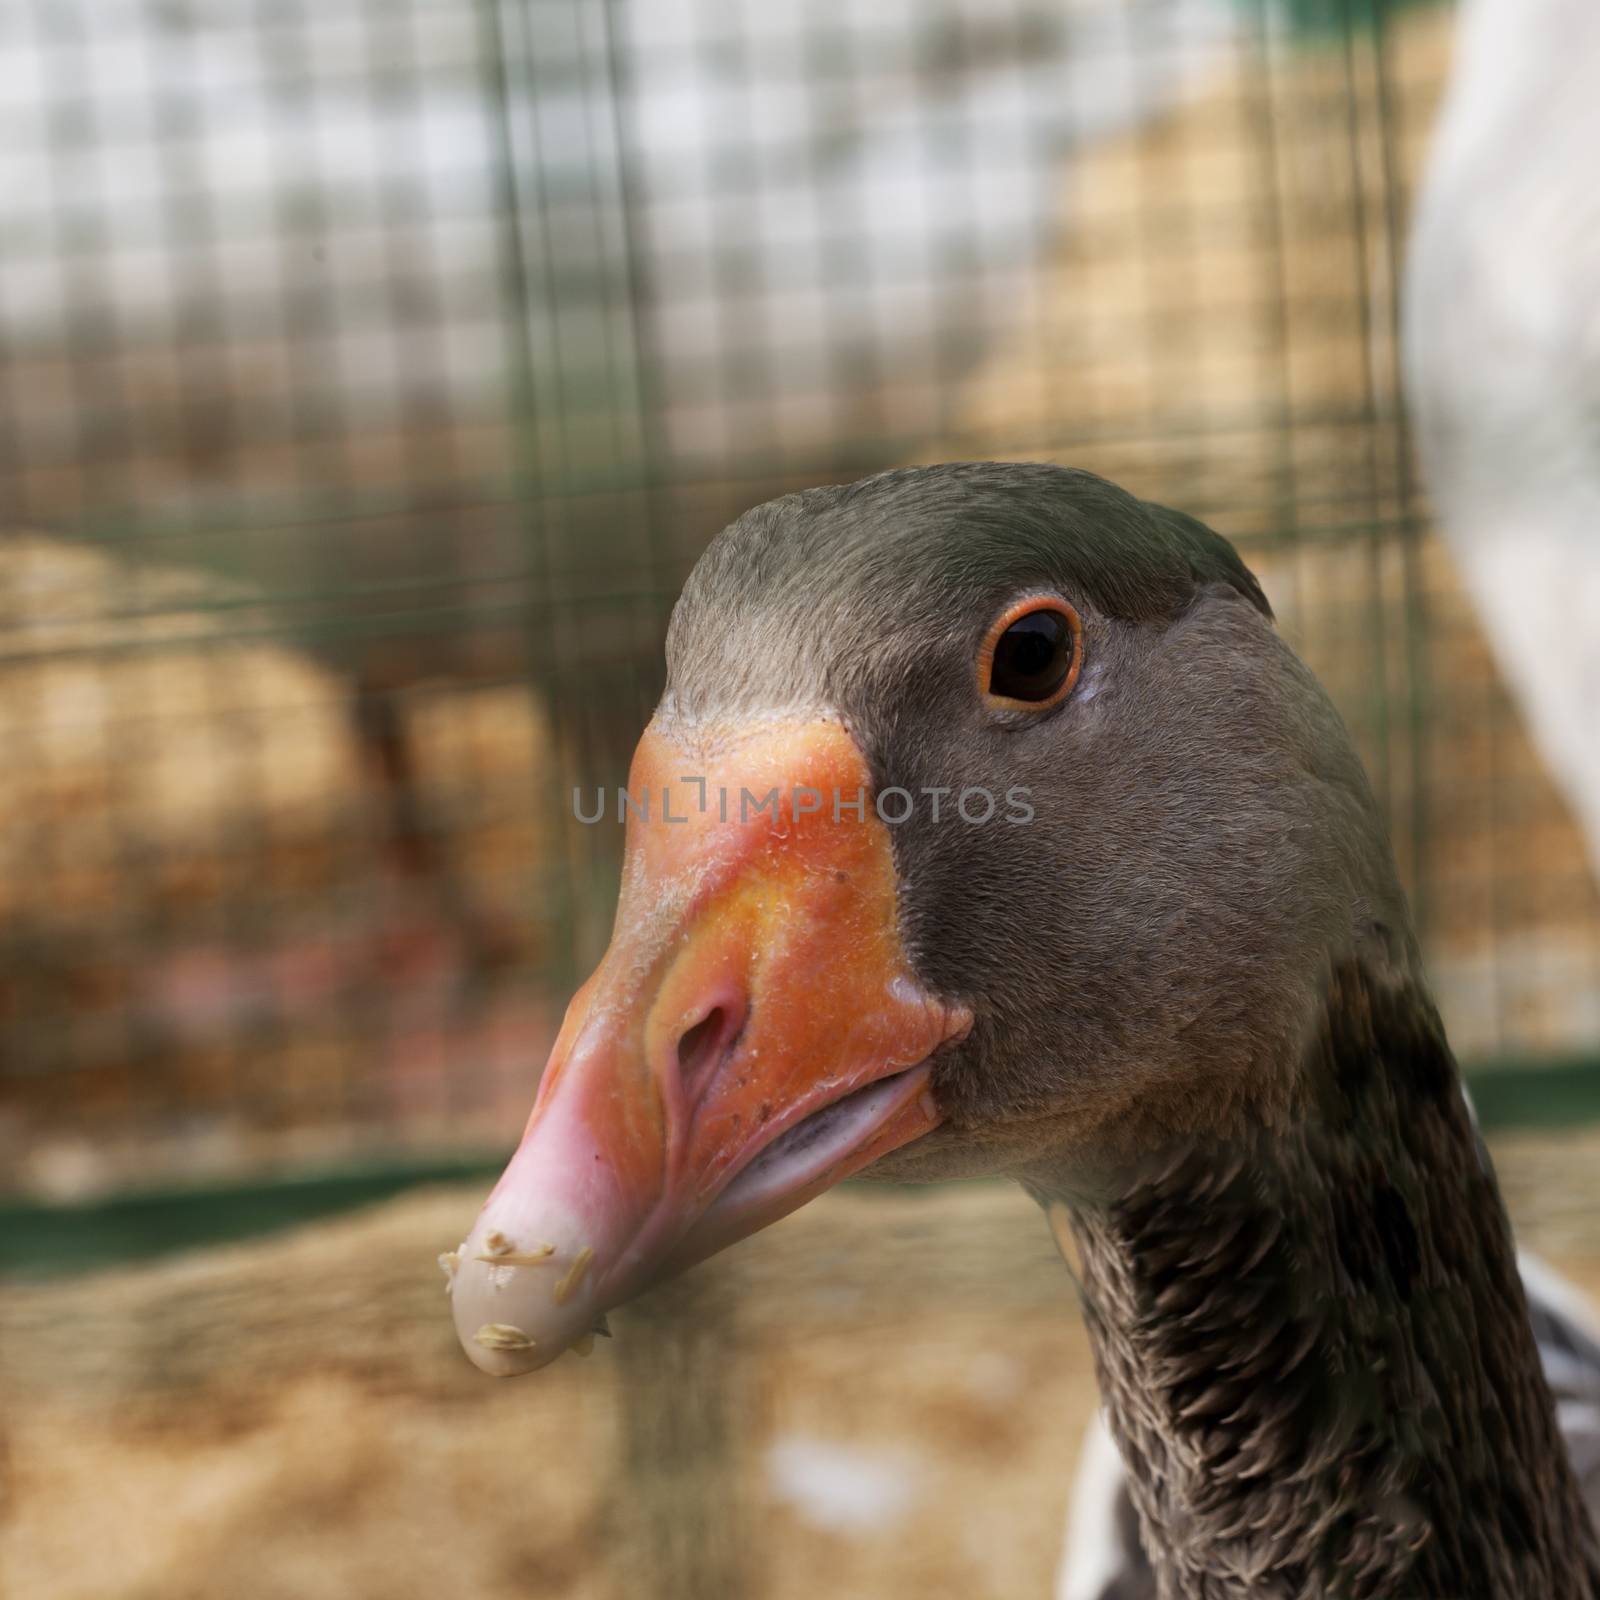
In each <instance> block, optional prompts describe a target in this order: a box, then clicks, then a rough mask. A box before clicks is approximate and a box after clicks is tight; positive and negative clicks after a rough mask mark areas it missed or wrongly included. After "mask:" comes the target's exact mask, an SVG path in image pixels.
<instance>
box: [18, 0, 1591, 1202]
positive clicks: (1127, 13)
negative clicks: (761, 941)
mask: <svg viewBox="0 0 1600 1600" xmlns="http://www.w3.org/2000/svg"><path fill="white" fill-rule="evenodd" d="M1450 22H1451V15H1450V11H1449V9H1448V7H1441V6H1416V7H1400V6H1394V5H1389V6H1384V5H1367V4H1356V3H1355V0H1348V3H1334V0H1329V3H1328V4H1326V5H1321V6H1318V5H1302V6H1295V5H1291V4H1287V3H1285V4H1278V3H1275V0H1048V3H1046V0H1012V3H1010V4H1002V5H995V4H992V3H981V0H937V3H935V4H931V5H930V4H925V3H915V4H914V3H912V0H896V3H894V4H886V5H874V6H871V7H860V6H853V5H848V4H845V3H844V0H824V3H811V4H801V3H799V0H785V3H783V4H772V3H771V0H765V3H760V0H739V3H736V4H733V5H713V4H710V3H709V0H672V3H671V4H650V5H645V4H642V3H638V0H483V3H479V4H470V3H468V0H382V3H379V0H333V3H328V4H319V5H316V6H312V5H310V4H307V3H304V0H216V3H214V4H208V5H200V4H198V3H195V0H92V3H91V0H3V3H0V194H3V195H4V196H6V200H5V202H4V205H3V207H0V509H3V513H4V515H3V522H0V737H3V739H4V745H5V750H6V757H5V767H6V769H7V770H6V773H5V775H3V776H0V807H3V809H4V812H5V814H6V816H7V818H8V823H7V826H6V829H5V831H4V837H3V840H0V1151H3V1152H4V1154H5V1155H6V1156H7V1157H9V1158H10V1159H8V1160H5V1161H0V1170H5V1171H8V1172H10V1173H12V1174H14V1175H15V1178H14V1180H13V1181H16V1182H19V1183H21V1184H24V1185H37V1184H43V1185H45V1186H46V1187H49V1186H50V1185H52V1184H54V1185H61V1184H66V1185H68V1186H70V1185H71V1183H72V1182H73V1181H74V1177H73V1175H74V1174H75V1173H78V1172H79V1171H80V1170H81V1166H82V1162H81V1159H80V1158H81V1152H82V1150H83V1149H84V1148H85V1147H86V1145H93V1146H94V1147H95V1148H96V1149H97V1150H98V1151H99V1152H100V1153H101V1156H104V1155H105V1153H106V1152H107V1151H111V1152H114V1153H115V1154H116V1160H115V1161H114V1162H113V1163H112V1164H113V1168H114V1170H117V1171H119V1172H126V1173H128V1174H130V1175H132V1174H136V1173H140V1172H146V1171H148V1170H150V1169H151V1168H152V1167H154V1168H157V1169H164V1168H166V1167H168V1166H170V1164H171V1163H172V1162H174V1161H176V1162H179V1163H183V1162H190V1161H193V1162H198V1163H210V1164H213V1165H215V1164H220V1165H222V1166H224V1167H229V1166H234V1165H238V1164H241V1163H248V1162H250V1161H253V1160H256V1159H258V1158H263V1157H274V1158H275V1157H277V1156H279V1155H281V1154H285V1153H301V1152H304V1151H306V1150H322V1149H324V1148H327V1147H329V1146H330V1145H331V1146H332V1147H334V1148H337V1149H347V1148H349V1146H350V1145H351V1143H352V1142H357V1143H361V1144H364V1145H367V1146H376V1147H379V1148H393V1147H395V1146H397V1145H404V1144H411V1143H416V1142H426V1143H430V1144H438V1143H441V1142H448V1143H452V1144H460V1145H464V1146H469V1147H481V1146H483V1145H486V1144H494V1143H497V1142H498V1141H499V1140H501V1139H503V1138H504V1136H505V1134H506V1131H507V1129H508V1128H509V1127H512V1126H514V1121H515V1117H516V1116H517V1115H519V1114H520V1112H521V1110H522V1109H524V1108H525V1106H526V1104H527V1101H528V1098H529V1096H530V1095H531V1089H532V1075H533V1070H534V1063H535V1062H536V1061H537V1060H538V1059H542V1055H543V1050H544V1047H545V1045H546V1044H547V1043H548V1040H549V1038H550V1036H551V1034H552V1032H553V1028H554V1024H555V1021H556V1020H558V1017H559V1004H560V1001H561V999H562V998H563V997H564V992H565V990H566V989H567V987H568V986H569V985H570V983H571V982H572V981H573V979H574V978H575V977H576V976H578V975H580V974H581V971H582V969H583V968H585V967H586V966H587V965H588V964H589V963H590V962H591V961H592V960H593V959H594V957H595V956H596V955H597V954H598V950H599V948H600V947H601V945H602V944H603V941H604V937H605V933H606V928H607V925H608V920H609V902H610V897H611V890H612V887H613V885H614V882H615V870H616V857H617V848H618V845H619V842H620V835H619V833H618V831H617V830H614V829H590V828H584V827H581V826H579V825H577V824H576V823H575V821H574V819H573V816H572V812H571V806H570V803H569V802H570V794H571V791H572V789H573V788H574V787H575V786H578V785H583V784H595V783H600V784H605V785H611V786H614V785H615V784H616V783H617V782H619V781H621V778H622V777H623V775H624V773H625V770H626V765H625V764H626V757H627V751H628V749H629V747H630V746H631V742H632V739H633V737H634V735H635V733H636V731H637V729H638V727H639V726H640V725H641V724H642V722H643V720H644V719H645V717H646V716H647V715H648V712H649V709H650V706H651V705H652V703H653V701H654V698H655V694H656V692H657V689H658V687H659V676H660V666H659V656H660V638H661V633H662V629H663V627H664V623H665V618H666V615H667V612H668V610H669V608H670V604H671V600H672V597H673V595H674V594H675V592H676V589H677V586H678V584H679V583H680V582H681V580H682V577H683V576H684V574H685V572H686V571H687V569H688V566H689V565H690V564H691V563H692V560H693V558H694V556H695V554H696V552H697V551H698V549H699V548H701V547H702V546H703V544H704V542H705V541H706V540H707V539H708V538H709V537H710V535H711V534H712V533H714V532H715V531H716V529H717V528H718V527H719V526H721V525H722V523H723V522H725V521H726V520H727V519H728V518H729V517H730V516H731V515H733V514H734V513H736V512H737V511H738V510H739V509H740V508H742V507H743V506H744V505H746V504H749V503H753V502H754V501H756V500H758V499H761V498H764V497H766V496H768V495H770V494H772V493H776V492H779V491H781V490H784V489H787V488H790V487H794V486H797V485H800V484H803V483H806V482H816V481H829V480H833V479H837V478H840V477H843V476H850V475H855V474H858V473H861V472H865V471H869V470H873V469H876V468H879V467H884V466H889V465H892V464H896V463H900V462H905V461H913V460H936V459H950V458H956V457H975V456H1000V457H1044V458H1048V459H1053V460H1060V461H1065V462H1070V463H1072V464H1077V465H1083V466H1088V467H1092V468H1095V469H1097V470H1101V471H1104V472H1106V473H1107V474H1108V475H1110V476H1113V477H1116V478H1118V479H1119V480H1121V481H1123V482H1125V483H1127V484H1128V485H1129V486H1130V487H1132V488H1134V489H1135V490H1137V491H1138V492H1140V493H1143V494H1146V495H1149V496H1152V497H1155V498H1160V499H1163V500H1166V501H1169V502H1172V503H1175V504H1179V505H1182V506H1183V507H1185V508H1186V509H1188V510H1191V511H1193V512H1195V513H1196V514H1198V515H1200V516H1202V517H1205V518H1206V519H1208V520H1209V521H1211V522H1212V523H1213V524H1214V525H1216V526H1217V527H1218V528H1219V529H1220V530H1221V531H1223V532H1224V533H1227V534H1228V535H1230V536H1231V537H1233V538H1234V539H1235V540H1236V541H1237V542H1238V543H1239V544H1240V545H1241V547H1242V549H1243V550H1244V552H1245V554H1246V556H1247V558H1248V559H1249V560H1250V561H1251V562H1252V564H1253V565H1255V566H1256V567H1257V568H1258V570H1259V571H1260V573H1261V575H1262V576H1263V578H1264V580H1265V582H1266V584H1267V586H1268V589H1269V592H1270V593H1271V595H1272V597H1273V599H1274V602H1275V604H1276V605H1277V607H1278V610H1279V612H1280V616H1281V619H1282V623H1283V626H1284V627H1285V630H1286V631H1287V632H1288V633H1289V635H1290V637H1291V638H1292V639H1293V641H1294V642H1295V643H1296V644H1297V646H1298V647H1299V648H1300V649H1301V650H1302V651H1303V653H1304V654H1305V655H1306V656H1307V658H1308V659H1309V660H1310V662H1311V664H1312V665H1313V666H1314V667H1315V668H1316V670H1317V671H1318V672H1319V673H1320V674H1321V675H1322V677H1323V678H1324V681H1325V682H1327V684H1328V686H1329V688H1330V689H1331V690H1332V692H1333V693H1334V695H1335V698H1336V699H1337V700H1338V702H1339V704H1340V706H1341V708H1342V709H1343V711H1344V712H1345V714H1346V716H1347V717H1348V719H1349V720H1350V722H1351V724H1352V727H1353V729H1354V730H1355V732H1356V735H1357V738H1358V740H1359V742H1360V744H1361V747H1362V750H1363V753H1364V755H1365V756H1366V758H1367V760H1368V763H1369V767H1370V769H1371V771H1372V774H1373V777H1374V781H1375V783H1376V785H1377V787H1378V789H1379V792H1380V795H1381V797H1382V799H1383V801H1384V803H1385V805H1386V807H1387V809H1388V814H1389V816H1390V820H1391V828H1392V832H1393V837H1394V840H1395V845H1396V849H1397V853H1398V855H1399V858H1400V861H1401V866H1402V871H1403V873H1404V874H1405V877H1406V881H1407V884H1408V888H1409V890H1410V892H1411V895H1412V897H1413V901H1414V904H1415V907H1416V910H1417V913H1418V917H1419V922H1420V926H1421V929H1422V933H1423V937H1424V943H1425V947H1426V951H1427V955H1428V959H1429V963H1430V968H1431V970H1432V973H1433V977H1434V980H1435V982H1436V985H1437V987H1438V990H1439V993H1440V997H1441V1001H1442V1003H1443V1006H1444V1009H1445V1012H1446V1018H1447V1022H1448V1023H1449V1025H1450V1027H1451V1031H1452V1036H1453V1037H1454V1038H1455V1040H1456V1041H1457V1046H1458V1049H1459V1051H1460V1052H1461V1054H1462V1055H1463V1057H1464V1058H1465V1059H1466V1060H1468V1061H1469V1062H1473V1061H1481V1060H1485V1059H1490V1058H1517V1059H1521V1060H1532V1061H1547V1060H1554V1059H1557V1058H1562V1057H1565V1056H1567V1055H1576V1054H1582V1055H1591V1056H1592V1055H1593V1054H1594V1053H1595V1052H1596V1051H1597V1050H1600V1000H1597V998H1596V996H1597V993H1600V901H1597V896H1596V890H1595V886H1594V884H1593V882H1592V880H1591V878H1590V877H1589V875H1588V874H1587V872H1586V871H1585V869H1584V866H1583V862H1584V851H1583V844H1582V840H1581V838H1580V836H1579V834H1578V831H1577V828H1576V825H1575V824H1574V822H1573V819H1572V817H1571V815H1570V812H1569V810H1568V809H1567V807H1566V806H1565V804H1564V803H1563V800H1562V798H1561V796H1560V795H1559V794H1558V793H1557V791H1556V789H1555V787H1554V786H1553V785H1552V783H1551V781H1550V779H1549V777H1548V775H1547V774H1546V772H1545V771H1544V769H1543V767H1542V765H1541V763H1540V761H1539V759H1538V757H1537V755H1536V753H1535V752H1534V749H1533V747H1532V745H1531V743H1530V742H1529V739H1528V737H1527V735H1526V732H1525V731H1524V729H1523V726H1522V723H1521V720H1520V718H1519V715H1518V713H1517V710H1516V708H1515V707H1514V705H1513V704H1512V702H1511V700H1510V698H1509V697H1508V695H1507V693H1506V691H1505V689H1504V687H1503V686H1502V684H1501V683H1500V681H1499V679H1498V677H1497V676H1496V674H1495V672H1494V669H1493V666H1492V663H1491V661H1490V658H1489V655H1488V652H1487V649H1486V646H1485V641H1484V636H1483V624H1482V622H1481V620H1480V619H1479V618H1478V617H1477V615H1476V613H1475V612H1474V611H1473V609H1472V607H1471V606H1470V605H1469V604H1468V602H1467V601H1466V599H1465V598H1464V596H1463V594H1462V593H1461V590H1460V587H1459V583H1458V581H1457V579H1456V577H1455V575H1454V573H1453V571H1452V569H1451V566H1450V563H1449V560H1448V557H1447V556H1446V554H1445V552H1444V550H1443V548H1442V546H1441V545H1440V544H1439V543H1438V542H1437V540H1436V539H1435V538H1434V537H1433V535H1432V534H1431V532H1430V529H1429V525H1428V517H1427V511H1426V505H1425V502H1424V497H1423V495H1422V492H1421V489H1420V486H1419V484H1418V482H1417V479H1416V473H1415V469H1414V467H1413V464H1412V458H1411V452H1410V446H1409V440H1408V436H1407V425H1406V417H1405V411H1404V407H1403V404H1402V394H1401V379H1400V370H1399V356H1398V344H1397V336H1396V328H1397V318H1398V299H1399V291H1398V286H1399V282H1400V273H1401V265H1402V256H1403V250H1404V243H1405V230H1406V226H1407V220H1408V217H1409V213H1410V206H1411V201H1412V198H1413V195H1414V193H1415V189H1416V185H1417V182H1418V174H1419V170H1420V162H1421V158H1422V153H1423V150H1424V146H1425V139H1426V134H1427V131H1428V127H1429V125H1430V121H1431V117H1432V114H1433V111H1434V109H1435V106H1436V103H1437V99H1438V96H1439V93H1440V91H1441V88H1442V86H1443V82H1444V78H1445V74H1446V72H1447V69H1448V46H1449V35H1450ZM74 1152H78V1153H79V1154H77V1155H75V1154H74Z"/></svg>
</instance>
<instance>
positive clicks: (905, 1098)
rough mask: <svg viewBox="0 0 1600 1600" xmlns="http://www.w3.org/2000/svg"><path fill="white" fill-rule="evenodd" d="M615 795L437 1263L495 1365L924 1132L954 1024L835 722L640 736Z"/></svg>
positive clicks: (487, 1363) (458, 1315)
mask: <svg viewBox="0 0 1600 1600" xmlns="http://www.w3.org/2000/svg"><path fill="white" fill-rule="evenodd" d="M629 795H630V797H631V799H632V802H633V804H632V806H630V807H629V814H628V832H627V849H626V856H625V860H624V866H623V880H622V896H621V900H620V903H619V905H618V908H617V921H616V927H615V930H614V931H613V934H612V939H611V946H610V948H609V949H608V950H607V951H606V954H605V957H604V959H603V960H602V961H601V963H600V966H599V968H598V969H597V970H596V971H595V973H594V975H593V976H592V977H591V978H590V979H589V981H588V982H587V983H585V984H584V986H583V987H582V988H581V989H580V990H579V991H578V993H577V995H576V996H575V997H574V999H573V1001H572V1004H571V1006H570V1007H569V1008H568V1011H567V1016H566V1021H565V1023H564V1024H563V1025H562V1029H561V1033H560V1036H559V1037H558V1038H557V1040H556V1045H555V1050H554V1052H553V1053H552V1055H551V1057H550V1062H549V1065H548V1066H547V1067H546V1068H545V1073H544V1078H543V1080H542V1082H541V1084H540V1087H539V1096H538V1099H537V1101H536V1102H535V1104H534V1108H533V1114H532V1115H531V1116H530V1117H529V1119H528V1125H527V1128H526V1130H525V1131H524V1133H523V1136H522V1143H521V1145H520V1147H519V1148H518V1150H517V1153H516V1154H515V1155H514V1156H513V1157H512V1159H511V1164H510V1165H509V1166H508V1167H507V1168H506V1171H505V1173H504V1175H503V1176H502V1177H501V1179H500V1182H499V1183H498V1184H497V1185H496V1187H495V1189H494V1192H493V1193H492V1194H491V1195H490V1196H489V1199H488V1201H487V1202H486V1204H485V1205H484V1208H483V1210H482V1212H481V1213H480V1214H479V1217H478V1220H477V1222H476V1223H475V1224H474V1225H473V1229H472V1232H471V1234H470V1235H469V1236H468V1238H467V1240H466V1242H465V1243H464V1244H463V1245H462V1247H461V1250H460V1252H459V1261H458V1262H455V1263H452V1264H451V1271H452V1278H453V1283H452V1297H453V1300H454V1311H455V1322H456V1330H457V1332H458V1333H459V1334H460V1336H461V1340H462V1343H463V1345H464V1347H465V1348H466V1351H467V1354H468V1355H469V1356H470V1357H471V1358H472V1360H473V1361H474V1362H475V1363H476V1364H477V1365H478V1366H480V1367H482V1368H483V1369H484V1370H485V1371H486V1372H492V1373H495V1374H497V1375H506V1374H510V1373H514V1372H528V1371H532V1370H533V1369H534V1368H536V1367H540V1366H543V1365H544V1364H545V1363H546V1362H549V1361H552V1360H554V1359H555V1357H556V1356H557V1355H559V1354H560V1353H561V1352H562V1351H563V1350H564V1349H566V1348H567V1347H568V1346H569V1345H571V1344H573V1343H575V1342H577V1341H579V1340H581V1339H582V1338H584V1337H585V1336H586V1335H587V1334H588V1332H589V1331H590V1330H591V1329H592V1328H593V1327H594V1325H595V1323H596V1321H597V1320H598V1319H599V1318H600V1317H601V1316H602V1315H603V1314H604V1313H605V1311H606V1310H607V1309H608V1308H610V1307H612V1306H615V1305H617V1304H619V1303H620V1302H622V1301H624V1300H627V1299H629V1298H631V1297H632V1296H633V1295H635V1294H637V1293H638V1292H639V1291H640V1290H641V1289H642V1288H643V1287H645V1286H646V1285H647V1284H648V1283H650V1282H652V1281H653V1280H655V1279H658V1278H661V1277H665V1276H668V1275H670V1274H672V1273H674V1272H678V1271H681V1270H682V1269H683V1268H684V1267H687V1266H689V1265H691V1264H693V1263H694V1262H696V1261H699V1260H701V1259H703V1258H704V1257H706V1256H708V1255H711V1254H713V1253H714V1252H715V1251H718V1250H720V1249H722V1248H723V1247H724V1246H726V1245H729V1244H732V1243H733V1242H734V1241H735V1240H736V1239H740V1238H743V1237H744V1236H745V1235H746V1234H750V1233H754V1232H755V1231H756V1230H757V1229H759V1228H764V1227H765V1226H766V1225H767V1224H768V1223H770V1222H774V1221H776V1220H777V1219H778V1218H779V1217H781V1216H784V1215H786V1214H787V1213H788V1212H790V1211H793V1210H794V1209H795V1208H796V1207H797V1206H801V1205H804V1204H805V1202H806V1201H808V1200H810V1199H812V1198H813V1197H814V1196H816V1195H818V1194H820V1193H821V1192H822V1191H823V1190H824V1189H827V1188H829V1187H830V1186H831V1185H833V1184H835V1183H838V1182H839V1181H840V1179H842V1178H845V1177H848V1176H849V1175H850V1174H851V1173H853V1172H857V1171H859V1170H860V1169H861V1168H862V1167H865V1166H866V1165H867V1164H868V1163H869V1162H871V1161H874V1160H876V1159H877V1158H878V1157H879V1156H881V1155H884V1154H886V1153H887V1152H889V1151H890V1150H894V1149H897V1148H898V1147H899V1146H901V1145H904V1144H907V1143H909V1142H910V1141H911V1140H913V1139H916V1138H920V1137H921V1136H922V1135H923V1134H925V1133H927V1132H928V1131H929V1130H930V1129H932V1128H934V1127H936V1126H937V1125H938V1122H939V1120H940V1118H939V1112H938V1109H937V1107H936V1106H935V1105H934V1100H933V1095H932V1093H931V1091H930V1089H929V1074H930V1070H931V1068H930V1065H929V1058H930V1057H931V1056H932V1055H933V1053H934V1052H935V1051H936V1050H938V1049H939V1047H940V1046H941V1045H944V1044H946V1043H947V1042H949V1041H951V1040H954V1039H958V1038H960V1037H962V1036H963V1035H964V1034H965V1033H966V1031H967V1029H968V1028H969V1027H970V1026H971V1016H970V1014H969V1013H968V1012H967V1011H966V1010H965V1009H963V1008H961V1007H959V1006H951V1005H947V1004H943V1003H941V1002H939V1001H937V1000H935V999H934V998H932V997H931V996H929V995H928V994H926V993H925V992H924V991H923V990H922V988H921V987H920V986H919V984H918V983H917V980H916V978H915V977H914V976H913V974H912V971H911V967H910V963H909V962H908V960H907V959H906V955H905V951H904V950H903V948H902V946H901V943H900V937H899V931H898V927H897V921H896V907H895V876H894V864H893V860H892V857H891V852H890V844H889V833H888V829H887V828H886V827H885V825H884V824H883V823H882V822H881V821H880V820H879V819H878V817H877V815H876V814H875V812H874V809H873V798H872V786H871V781H870V778H869V776H868V772H867V766H866V762H865V760H864V758H863V757H862V755H861V752H860V751H859V750H858V749H857V747H856V745H855V743H854V741H853V740H852V739H851V738H850V736H849V735H848V734H847V733H846V732H845V731H844V730H843V729H842V728H841V727H839V726H838V725H836V724H834V723H831V722H821V721H817V722H805V723H800V722H793V721H777V722H769V723H764V724H761V725H758V726H750V725H740V726H737V727H732V728H725V729H721V730H715V731H713V732H710V733H708V732H707V731H706V730H696V742H695V743H694V745H693V746H688V745H679V744H676V743H674V742H673V740H672V739H671V738H670V737H669V735H668V734H667V733H666V732H665V731H664V730H662V729H660V728H658V727H657V726H656V725H655V724H652V725H651V727H650V728H649V729H647V730H646V732H645V735H644V737H643V739H641V740H640V742H639V748H638V750H637V752H636V753H635V756H634V761H633V769H632V772H631V773H630V775H629Z"/></svg>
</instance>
